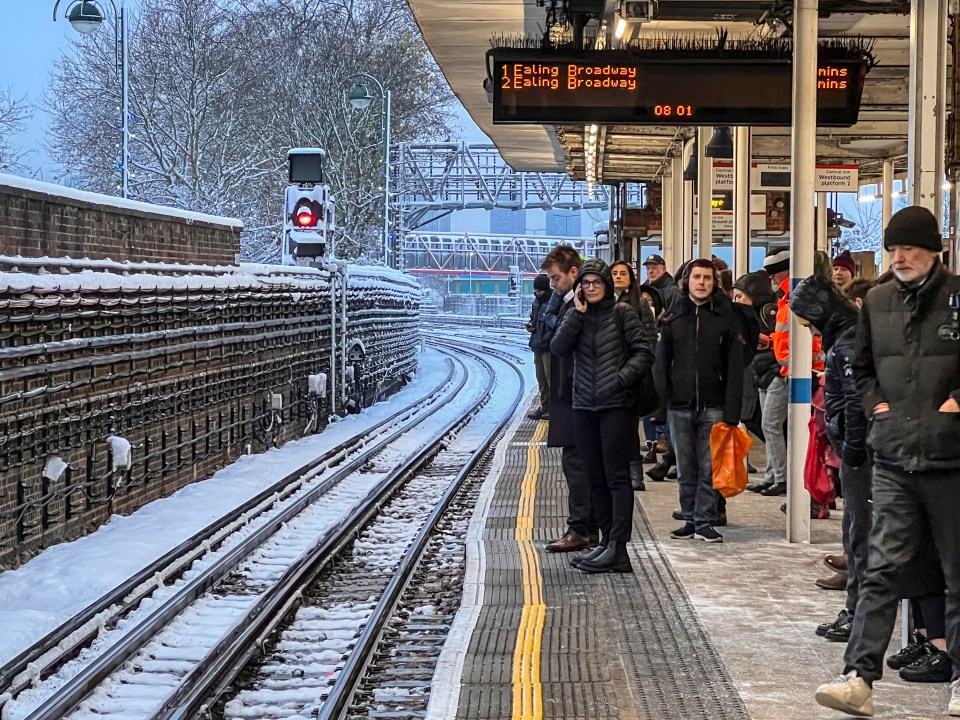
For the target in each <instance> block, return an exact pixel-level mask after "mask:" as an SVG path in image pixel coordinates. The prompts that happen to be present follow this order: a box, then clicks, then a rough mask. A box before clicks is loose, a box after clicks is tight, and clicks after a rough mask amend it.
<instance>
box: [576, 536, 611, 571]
mask: <svg viewBox="0 0 960 720" xmlns="http://www.w3.org/2000/svg"><path fill="white" fill-rule="evenodd" d="M604 542H606V541H604ZM606 549H607V546H606V545H602V544H600V543H597V546H596V547H595V548H594V549H593V550H591V551H590V552H588V553H586V554H585V555H577V557H575V558H572V559H571V560H570V567H580V563H582V562H583V561H584V560H594V559H596V558H598V557H600V556H601V555H602V554H603V552H604V551H605V550H606Z"/></svg>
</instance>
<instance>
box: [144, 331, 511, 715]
mask: <svg viewBox="0 0 960 720" xmlns="http://www.w3.org/2000/svg"><path fill="white" fill-rule="evenodd" d="M428 342H430V343H431V344H434V341H433V340H432V339H431V340H429V341H428ZM435 344H441V343H435ZM471 354H473V355H474V356H475V357H478V358H479V359H480V361H481V362H482V363H483V364H484V365H486V366H487V368H488V369H489V371H490V374H491V382H490V389H489V390H488V392H487V393H486V394H485V395H484V397H482V398H480V399H479V400H478V401H477V402H476V403H474V405H473V407H472V408H471V410H469V411H468V412H467V413H465V414H464V416H462V417H461V418H459V419H458V420H457V421H456V422H454V423H452V424H451V425H450V426H448V427H447V428H445V429H443V430H441V431H440V432H438V433H437V434H436V435H435V436H434V439H433V440H431V441H430V442H429V443H428V444H426V445H425V446H424V447H423V448H422V449H421V450H420V451H419V452H418V453H417V455H416V456H415V457H413V458H411V459H410V460H409V461H408V462H407V463H406V464H405V465H404V467H402V468H400V469H398V470H397V471H395V472H394V473H392V474H391V476H390V477H388V478H386V479H385V480H384V481H382V482H381V483H380V485H378V487H377V488H376V489H375V490H374V491H372V492H371V494H370V496H368V498H369V500H368V502H366V503H365V506H363V507H358V508H357V509H356V510H355V511H354V512H353V513H352V514H351V516H349V517H348V518H346V519H345V520H343V521H342V522H341V524H340V525H339V526H338V527H337V528H332V529H331V531H330V532H328V533H327V534H326V536H325V537H324V539H323V540H322V541H321V542H320V543H318V545H317V546H316V547H315V548H314V550H312V551H311V552H310V553H309V555H308V556H304V557H303V558H301V559H300V560H299V561H298V563H297V565H296V566H295V567H293V568H291V569H290V570H288V572H287V574H285V575H284V578H283V579H281V581H280V582H278V583H277V584H276V585H275V586H274V587H273V588H272V589H271V590H270V591H268V594H269V595H270V597H267V596H266V595H265V596H264V598H262V599H261V601H260V602H258V603H257V606H256V607H255V608H254V609H253V611H252V612H251V613H250V614H248V615H246V616H245V617H244V618H241V619H240V620H238V621H237V622H236V623H235V624H234V627H233V630H232V632H231V633H230V635H228V636H227V637H226V638H224V639H223V640H222V641H221V643H220V644H219V645H218V646H217V648H216V649H215V650H214V651H213V652H212V653H210V654H209V655H208V656H207V659H206V660H204V661H202V662H201V664H200V665H198V666H196V667H195V668H194V669H193V670H191V672H190V673H189V674H188V675H187V677H186V678H184V681H183V683H182V684H181V685H180V687H179V688H178V690H177V691H176V692H175V693H174V694H173V695H172V696H171V697H170V698H168V699H167V700H166V701H165V702H164V703H162V704H161V706H160V707H159V708H158V709H157V710H156V711H155V712H154V713H153V714H152V715H150V716H149V717H148V719H147V720H187V718H192V717H195V716H200V715H202V714H204V713H206V712H207V711H208V709H209V707H210V705H211V704H212V703H213V702H214V701H215V699H216V698H219V696H220V695H221V694H222V693H223V692H224V691H225V690H226V689H227V687H229V685H230V684H231V683H232V682H233V680H234V678H235V677H236V676H237V675H238V674H239V673H240V671H241V670H242V669H243V667H244V666H245V665H246V664H247V663H248V662H249V661H250V659H251V658H252V657H253V655H254V654H255V653H256V652H257V651H258V650H259V648H260V647H261V646H262V641H263V640H264V639H265V638H267V637H268V636H269V635H270V634H271V633H272V632H273V631H274V630H275V628H276V627H277V625H279V624H280V622H282V619H283V617H284V616H286V615H287V613H288V612H289V610H290V609H291V607H292V606H293V605H294V604H295V603H296V602H297V601H298V599H299V597H300V594H301V592H302V590H303V588H304V587H306V586H307V585H309V583H311V582H312V581H313V580H314V579H315V578H316V576H317V575H318V574H319V573H320V572H321V571H322V570H323V568H324V567H325V566H326V565H327V564H328V563H329V562H330V561H331V560H332V559H333V558H335V557H336V556H337V555H338V554H339V553H340V552H341V551H342V550H343V549H344V548H346V547H347V546H348V545H349V544H350V543H351V542H353V539H354V538H355V537H356V536H357V535H358V534H359V533H360V531H361V529H362V528H363V527H364V526H365V525H366V524H367V523H369V522H370V521H371V520H373V519H375V518H376V517H377V515H378V514H379V513H380V509H381V505H382V504H383V503H384V502H385V501H386V499H387V498H388V497H390V496H392V495H393V494H395V493H396V492H397V491H398V490H399V489H400V487H401V486H402V485H403V484H404V483H406V482H407V481H408V479H409V478H411V477H413V476H414V475H416V473H417V472H419V471H420V470H421V469H422V468H423V467H424V466H425V465H426V464H428V463H429V462H430V461H431V460H432V458H433V457H434V456H435V455H436V453H437V451H438V449H440V448H441V447H442V444H443V442H444V438H446V437H447V436H448V435H449V434H450V433H451V432H456V431H458V430H459V429H460V428H462V427H463V426H464V425H466V424H467V423H468V422H469V421H470V420H471V419H472V417H473V416H474V415H475V414H476V413H477V412H479V410H480V408H481V407H482V406H483V405H484V404H485V403H486V402H488V401H489V398H490V397H491V395H492V392H493V387H494V378H495V377H496V375H495V372H494V368H493V367H492V366H491V365H490V364H489V363H488V362H486V361H485V360H483V359H482V358H481V357H480V354H479V353H471ZM514 370H515V371H516V372H517V375H518V376H519V379H520V387H521V391H520V393H518V397H517V398H516V399H515V400H514V402H513V404H512V406H511V409H510V412H509V413H507V414H506V415H505V418H504V421H503V423H505V422H506V421H507V420H508V419H509V417H510V416H512V415H513V412H514V410H515V409H516V407H517V405H518V404H519V403H520V400H521V399H522V394H523V387H524V381H523V375H522V373H521V372H520V370H519V369H518V368H516V367H514ZM503 423H500V424H498V426H497V428H496V430H495V431H494V432H493V433H491V434H490V436H488V437H487V438H485V440H484V442H483V443H482V445H481V448H480V449H479V450H478V451H476V452H475V453H474V455H473V456H472V457H471V459H470V460H469V461H468V462H467V465H466V466H465V468H464V470H462V471H461V472H460V473H458V475H457V477H456V479H455V481H454V482H455V484H456V486H457V489H459V486H460V484H462V482H463V480H464V479H465V478H466V477H467V476H468V475H469V472H470V471H471V470H472V469H473V468H474V467H475V466H476V463H477V462H479V460H480V458H481V457H482V456H483V454H484V453H485V452H486V449H487V448H488V447H489V444H490V442H491V441H492V439H493V438H494V437H496V435H497V433H499V431H500V429H501V427H502V425H503ZM455 492H456V491H455V490H453V491H451V490H450V489H448V490H447V492H446V493H445V494H444V496H443V498H442V499H441V501H440V502H441V504H442V505H443V509H444V510H445V508H446V507H447V505H449V502H450V499H451V498H452V497H453V496H454V494H455ZM440 514H442V510H441V511H440V512H438V511H437V510H436V509H435V510H434V512H433V513H431V515H430V516H429V518H428V520H427V523H426V524H425V525H424V527H423V528H421V531H420V533H418V535H417V539H416V540H415V541H414V544H413V546H412V549H408V552H407V554H406V557H405V558H404V560H403V561H402V562H401V566H400V568H398V570H397V571H396V572H395V573H394V576H393V578H392V579H391V581H390V584H389V585H388V588H387V591H386V592H385V594H384V596H383V597H382V598H381V600H380V602H379V603H378V604H377V607H376V608H375V610H374V612H373V615H372V616H371V617H370V618H369V619H368V620H367V621H366V622H365V625H364V630H363V632H362V633H361V635H360V636H359V639H358V640H357V647H356V648H355V649H354V650H353V652H352V653H351V654H350V658H348V660H347V662H346V664H345V665H344V668H343V670H342V671H341V674H340V677H343V676H344V673H347V675H348V677H349V678H350V680H349V682H350V687H351V689H352V688H353V686H354V684H355V680H354V678H355V677H356V676H357V673H360V674H362V670H363V669H364V668H365V667H366V665H367V664H368V662H369V649H367V650H365V651H362V652H361V653H360V655H361V656H362V657H360V656H358V655H357V653H358V650H357V648H363V645H362V644H361V643H363V642H367V643H373V644H374V645H375V640H376V638H378V637H379V635H380V632H381V630H382V627H383V624H384V623H385V622H386V619H387V618H388V617H389V613H387V614H386V615H384V613H386V611H387V609H388V608H390V609H392V608H393V607H394V606H395V604H396V601H397V599H399V594H400V593H401V592H402V589H403V588H404V587H405V586H406V583H407V580H408V578H409V577H410V576H411V574H412V570H413V569H414V568H415V567H416V565H417V561H418V560H419V557H420V556H421V555H422V551H423V548H424V547H425V546H426V540H427V539H428V538H429V535H430V533H431V531H432V528H433V526H434V525H435V523H436V520H437V518H439V515H440ZM414 553H416V555H415V557H413V554H414ZM381 616H383V617H381ZM374 627H375V628H376V630H375V631H374V630H373V629H372V628H374ZM374 632H375V634H374V635H373V636H372V637H373V639H369V638H370V636H371V633H374ZM355 656H357V659H356V660H353V661H352V662H351V659H352V658H354V657H355ZM341 682H342V683H347V682H348V681H347V680H343V681H341V680H340V679H339V678H338V680H337V683H341ZM345 687H346V686H345V685H343V684H341V685H340V688H341V689H340V690H339V691H338V692H346V691H345V690H344V689H343V688H345ZM336 689H337V684H335V685H334V690H336ZM332 692H333V691H332ZM324 707H326V704H325V705H324ZM321 717H322V716H321Z"/></svg>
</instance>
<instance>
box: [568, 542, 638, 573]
mask: <svg viewBox="0 0 960 720" xmlns="http://www.w3.org/2000/svg"><path fill="white" fill-rule="evenodd" d="M577 569H578V570H582V571H583V572H586V573H608V572H618V573H629V572H633V566H632V565H631V564H630V556H629V555H627V544H626V543H623V542H617V541H616V540H611V541H610V542H609V543H608V544H607V549H606V550H604V551H603V552H602V553H600V555H598V556H597V557H595V558H594V559H593V560H584V561H583V562H581V563H580V564H579V565H577Z"/></svg>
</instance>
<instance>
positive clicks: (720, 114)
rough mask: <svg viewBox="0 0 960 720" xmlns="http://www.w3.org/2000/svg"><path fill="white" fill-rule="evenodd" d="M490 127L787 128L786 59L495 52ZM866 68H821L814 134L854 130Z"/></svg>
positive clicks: (843, 63)
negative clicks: (817, 127) (820, 130)
mask: <svg viewBox="0 0 960 720" xmlns="http://www.w3.org/2000/svg"><path fill="white" fill-rule="evenodd" d="M488 55H489V57H488V67H490V68H492V70H493V78H492V79H493V120H494V122H496V123H544V124H556V123H599V124H618V125H620V124H623V125H751V126H790V125H791V123H792V109H793V92H792V88H793V68H792V63H791V61H790V60H789V58H787V59H782V60H780V59H776V60H771V59H766V58H764V59H748V60H739V59H737V60H733V59H675V60H671V59H664V58H662V57H658V58H657V59H655V60H653V59H646V58H642V57H631V56H630V55H629V53H628V52H620V51H581V52H578V53H575V54H574V53H568V54H560V55H558V54H546V53H544V52H541V51H539V50H506V49H504V50H491V51H489V53H488ZM866 72H867V65H866V63H865V62H863V61H859V60H837V61H828V60H821V61H820V63H819V67H818V71H817V124H818V125H820V126H824V127H849V126H851V125H854V124H855V123H856V122H857V116H858V114H859V112H860V100H861V97H862V95H863V81H864V78H865V77H866Z"/></svg>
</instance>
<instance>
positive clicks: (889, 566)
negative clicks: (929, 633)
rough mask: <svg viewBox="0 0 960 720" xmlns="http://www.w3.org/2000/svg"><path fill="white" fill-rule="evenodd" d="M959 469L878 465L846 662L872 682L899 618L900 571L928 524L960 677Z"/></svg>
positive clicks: (949, 648) (955, 671)
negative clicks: (908, 469) (909, 470)
mask: <svg viewBox="0 0 960 720" xmlns="http://www.w3.org/2000/svg"><path fill="white" fill-rule="evenodd" d="M958 517H960V471H954V472H938V473H929V472H928V473H921V472H916V473H906V472H903V471H901V470H898V469H895V468H890V467H886V466H880V465H876V466H875V467H874V472H873V527H872V528H871V530H870V548H869V555H868V558H867V569H866V572H865V573H864V576H863V582H862V583H861V584H860V599H859V602H858V603H857V612H856V615H855V616H854V621H853V629H852V632H851V633H850V642H849V643H848V645H847V652H846V655H845V656H844V660H845V662H846V664H847V668H853V669H855V670H857V673H858V674H859V675H860V676H861V677H862V678H863V679H864V680H866V681H867V682H868V683H871V684H872V683H873V682H874V681H875V680H878V679H879V678H880V677H881V676H882V675H883V654H884V652H886V649H887V645H889V643H890V635H891V634H892V633H893V627H894V625H895V623H896V619H897V605H898V601H899V598H900V593H899V592H898V590H899V588H898V585H899V582H898V575H899V574H900V573H901V571H902V570H903V569H904V568H906V567H907V565H908V564H909V563H910V562H911V561H912V560H913V559H914V558H915V557H916V555H917V552H918V550H919V548H920V546H921V533H920V531H919V528H921V527H922V524H923V523H924V522H925V521H927V522H929V528H930V534H931V536H932V538H933V543H934V545H935V546H936V549H937V553H938V554H939V556H940V566H941V568H942V569H943V575H944V580H945V581H946V586H947V590H946V632H945V633H944V637H945V639H946V641H947V652H948V653H949V655H950V659H951V660H952V661H953V677H954V679H957V678H960V522H957V518H958Z"/></svg>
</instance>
